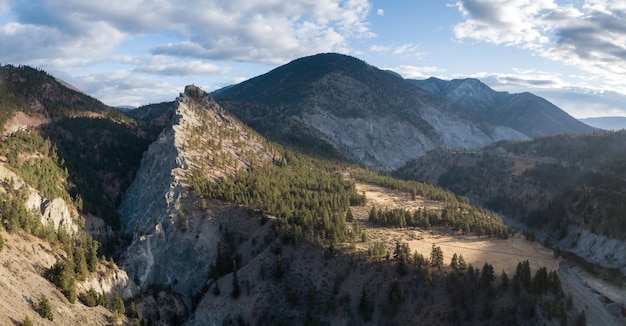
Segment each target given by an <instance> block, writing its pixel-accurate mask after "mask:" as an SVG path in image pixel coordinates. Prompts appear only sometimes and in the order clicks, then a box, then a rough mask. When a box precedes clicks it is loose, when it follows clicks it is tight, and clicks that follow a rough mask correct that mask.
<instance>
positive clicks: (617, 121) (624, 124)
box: [578, 117, 626, 130]
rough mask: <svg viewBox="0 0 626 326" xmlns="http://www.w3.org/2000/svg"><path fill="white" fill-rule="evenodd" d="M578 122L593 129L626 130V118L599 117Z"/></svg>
mask: <svg viewBox="0 0 626 326" xmlns="http://www.w3.org/2000/svg"><path fill="white" fill-rule="evenodd" d="M578 120H580V121H581V122H583V123H585V124H587V125H590V126H592V127H595V128H599V129H604V130H621V129H626V117H597V118H585V119H578Z"/></svg>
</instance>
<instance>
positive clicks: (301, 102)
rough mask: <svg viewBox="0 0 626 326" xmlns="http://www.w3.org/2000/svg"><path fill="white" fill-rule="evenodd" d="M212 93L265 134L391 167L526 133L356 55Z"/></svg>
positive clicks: (301, 62)
mask: <svg viewBox="0 0 626 326" xmlns="http://www.w3.org/2000/svg"><path fill="white" fill-rule="evenodd" d="M212 94H213V96H214V98H215V99H216V100H217V101H218V102H219V103H220V104H221V105H223V106H224V107H225V108H226V109H228V110H229V111H231V112H233V113H234V114H235V115H237V116H238V117H239V119H241V120H242V121H244V122H246V123H247V124H248V125H250V126H251V127H252V128H254V129H256V130H257V131H259V132H260V133H261V134H264V135H265V136H267V137H269V138H272V139H277V140H281V141H284V142H292V143H295V144H297V145H300V146H304V147H306V146H317V144H318V143H321V144H322V145H321V146H318V147H319V148H318V149H322V150H325V151H332V152H335V153H338V154H339V155H341V156H344V157H347V158H349V159H351V160H352V161H354V162H359V163H362V164H365V165H368V166H376V167H379V168H381V169H383V170H390V169H394V168H397V167H399V166H401V165H402V164H403V163H404V162H406V161H408V160H409V159H411V158H414V157H418V156H421V155H423V154H424V153H426V152H427V151H429V150H432V149H435V148H459V149H461V148H463V149H477V148H480V147H482V146H485V145H487V144H490V143H492V142H493V141H497V140H500V139H503V135H508V136H511V137H513V138H514V139H519V138H525V136H522V135H521V134H519V133H515V132H514V131H512V130H510V129H508V128H506V127H504V128H500V129H498V130H496V128H494V127H493V126H489V125H486V124H484V123H480V122H476V121H474V120H472V119H470V118H469V116H468V115H467V114H466V113H465V112H462V111H459V110H457V109H455V108H454V107H453V106H452V105H451V104H450V103H449V102H447V101H445V100H443V99H441V98H439V97H437V96H434V95H432V94H430V93H428V92H426V91H423V90H421V89H419V88H417V87H415V86H413V85H411V84H410V83H408V82H407V81H405V80H404V79H402V78H399V77H398V76H396V75H393V74H390V73H389V72H386V71H383V70H380V69H378V68H376V67H373V66H371V65H369V64H367V63H365V62H364V61H362V60H360V59H356V58H353V57H350V56H346V55H340V54H335V53H330V54H318V55H313V56H310V57H304V58H300V59H296V60H294V61H292V62H290V63H288V64H286V65H283V66H281V67H278V68H276V69H274V70H272V71H270V72H268V73H266V74H263V75H260V76H257V77H254V78H252V79H250V80H248V81H244V82H242V83H240V84H237V85H232V86H229V87H227V88H223V89H221V90H218V91H215V92H213V93H212Z"/></svg>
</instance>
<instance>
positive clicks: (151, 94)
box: [66, 70, 184, 107]
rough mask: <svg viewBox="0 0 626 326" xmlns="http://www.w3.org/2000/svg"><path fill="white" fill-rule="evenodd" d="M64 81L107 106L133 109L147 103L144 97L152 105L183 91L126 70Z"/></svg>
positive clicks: (182, 86)
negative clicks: (126, 106)
mask: <svg viewBox="0 0 626 326" xmlns="http://www.w3.org/2000/svg"><path fill="white" fill-rule="evenodd" d="M66 81H67V82H68V83H70V84H72V85H80V88H81V90H82V91H84V92H85V93H87V94H89V95H91V96H94V97H96V98H97V99H99V100H100V101H102V102H103V103H105V104H108V105H111V106H120V105H130V106H135V107H137V106H141V105H145V104H147V103H146V98H149V99H152V100H153V101H155V102H158V101H172V100H174V98H175V97H176V95H177V94H178V93H179V92H181V91H182V90H183V89H184V85H173V84H171V83H169V82H164V81H159V80H154V79H146V78H143V77H140V76H138V75H137V74H136V73H134V72H133V71H130V70H116V71H107V72H101V73H92V74H87V75H83V76H78V77H73V78H69V79H68V80H66Z"/></svg>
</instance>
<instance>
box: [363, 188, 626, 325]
mask: <svg viewBox="0 0 626 326" xmlns="http://www.w3.org/2000/svg"><path fill="white" fill-rule="evenodd" d="M356 188H357V191H359V192H365V196H366V198H367V205H366V206H365V207H353V211H354V215H355V219H357V220H359V221H360V222H361V224H362V225H363V229H364V230H365V232H367V234H368V236H369V238H370V239H371V241H373V242H382V243H385V244H387V246H388V248H389V250H392V249H391V248H392V247H393V246H392V245H393V243H395V241H398V240H399V241H402V242H406V243H408V244H409V247H410V249H411V251H414V250H416V251H418V252H421V253H428V252H430V250H431V247H432V246H433V245H436V246H440V247H441V249H442V250H443V254H444V257H445V258H447V257H452V255H453V254H455V253H456V254H459V255H462V256H463V258H464V259H465V262H466V263H468V264H472V265H474V266H482V265H483V264H484V263H490V264H492V265H493V267H494V270H495V271H502V270H504V271H506V273H507V274H510V275H512V274H514V273H515V266H516V265H517V263H518V262H519V261H522V260H528V261H529V262H530V266H531V268H538V267H540V266H545V267H547V268H548V269H549V270H558V272H559V275H560V276H561V282H563V287H564V288H565V289H567V290H566V292H567V293H569V294H570V295H571V296H572V297H573V298H574V305H575V306H576V307H577V308H578V309H585V311H586V312H587V322H588V324H589V325H617V324H620V323H623V322H626V316H624V315H623V309H625V308H624V307H626V287H625V286H624V284H619V283H618V284H615V283H613V282H610V281H606V280H603V279H601V278H598V277H594V276H591V275H589V274H588V273H586V272H584V271H583V270H582V269H581V268H579V267H576V266H572V262H567V261H565V260H563V259H562V258H560V257H556V256H555V254H554V252H553V250H552V249H550V248H546V247H545V246H543V245H542V244H540V243H539V242H536V241H529V240H527V239H526V238H524V236H523V235H521V234H519V233H517V234H514V235H513V236H512V237H510V238H509V239H487V238H484V237H476V236H471V235H470V236H466V235H459V234H454V233H452V232H449V231H446V230H437V231H425V230H421V229H384V228H379V227H375V226H374V227H371V226H368V224H367V219H368V214H369V209H368V208H371V207H372V206H377V207H386V208H405V209H418V208H424V207H429V208H430V209H435V210H436V209H441V203H437V202H429V201H425V200H424V199H423V198H417V199H416V200H411V198H410V195H409V194H407V193H402V192H399V191H393V190H390V189H387V188H383V187H380V186H376V185H372V184H367V183H362V182H356ZM360 249H362V250H367V248H366V247H364V246H360Z"/></svg>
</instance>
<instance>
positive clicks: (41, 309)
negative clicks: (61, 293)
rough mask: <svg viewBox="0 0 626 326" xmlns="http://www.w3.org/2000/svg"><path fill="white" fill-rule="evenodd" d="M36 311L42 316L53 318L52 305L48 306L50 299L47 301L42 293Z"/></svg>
mask: <svg viewBox="0 0 626 326" xmlns="http://www.w3.org/2000/svg"><path fill="white" fill-rule="evenodd" d="M37 312H38V313H39V315H40V316H41V317H42V318H46V319H48V320H51V321H52V320H54V316H53V315H52V307H50V301H48V298H47V297H46V296H45V295H44V294H42V295H41V297H40V298H39V305H38V307H37Z"/></svg>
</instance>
